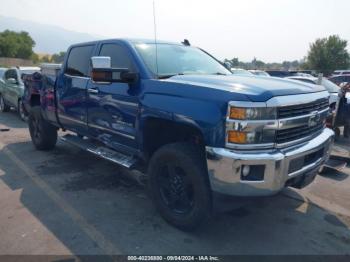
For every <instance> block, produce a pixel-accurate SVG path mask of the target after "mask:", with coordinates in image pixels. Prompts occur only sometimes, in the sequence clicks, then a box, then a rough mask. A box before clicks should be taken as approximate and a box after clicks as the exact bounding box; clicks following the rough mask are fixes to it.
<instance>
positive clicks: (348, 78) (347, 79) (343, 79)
mask: <svg viewBox="0 0 350 262" xmlns="http://www.w3.org/2000/svg"><path fill="white" fill-rule="evenodd" d="M328 79H329V80H330V81H332V82H333V83H335V84H336V85H338V86H339V85H340V84H341V83H350V74H348V75H338V76H332V77H330V78H328Z"/></svg>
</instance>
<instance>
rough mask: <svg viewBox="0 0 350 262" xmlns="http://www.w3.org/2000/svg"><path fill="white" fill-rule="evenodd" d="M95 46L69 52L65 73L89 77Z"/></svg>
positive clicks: (81, 47)
mask: <svg viewBox="0 0 350 262" xmlns="http://www.w3.org/2000/svg"><path fill="white" fill-rule="evenodd" d="M93 49H94V46H93V45H86V46H78V47H73V48H72V49H71V51H70V52H69V56H68V60H67V66H66V70H65V73H66V74H67V75H71V76H80V77H89V76H90V59H91V55H92V52H93Z"/></svg>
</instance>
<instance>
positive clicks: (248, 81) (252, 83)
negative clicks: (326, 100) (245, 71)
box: [164, 75, 325, 102]
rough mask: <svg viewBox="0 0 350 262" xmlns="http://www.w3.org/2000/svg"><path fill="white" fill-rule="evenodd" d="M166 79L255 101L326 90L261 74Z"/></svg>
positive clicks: (317, 86) (189, 76)
mask: <svg viewBox="0 0 350 262" xmlns="http://www.w3.org/2000/svg"><path fill="white" fill-rule="evenodd" d="M164 81H165V82H175V83H179V84H186V85H192V86H198V87H206V88H214V89H218V90H223V91H227V92H234V93H240V94H244V95H246V96H247V97H248V98H249V100H251V101H253V102H264V101H267V100H269V99H270V98H272V97H275V96H285V95H297V94H308V93H314V92H320V91H324V90H325V88H324V87H323V86H320V85H313V84H308V83H304V82H301V81H293V80H287V79H283V78H275V77H260V76H235V75H232V76H231V75H225V76H221V75H178V76H173V77H170V78H168V79H166V80H164Z"/></svg>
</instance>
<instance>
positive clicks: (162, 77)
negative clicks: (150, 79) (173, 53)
mask: <svg viewBox="0 0 350 262" xmlns="http://www.w3.org/2000/svg"><path fill="white" fill-rule="evenodd" d="M183 75H184V73H178V74H171V75H159V76H158V79H166V78H170V77H172V76H183Z"/></svg>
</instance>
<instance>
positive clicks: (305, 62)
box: [224, 35, 350, 75]
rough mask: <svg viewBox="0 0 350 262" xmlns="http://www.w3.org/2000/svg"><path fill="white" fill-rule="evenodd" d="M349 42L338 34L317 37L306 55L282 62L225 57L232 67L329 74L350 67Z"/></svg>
mask: <svg viewBox="0 0 350 262" xmlns="http://www.w3.org/2000/svg"><path fill="white" fill-rule="evenodd" d="M347 45H348V42H347V41H346V40H344V39H341V38H340V37H339V36H337V35H331V36H329V37H325V38H319V39H316V41H315V42H313V43H311V44H310V47H309V51H308V53H307V55H306V57H304V58H302V59H300V60H294V61H284V62H282V63H265V62H263V61H261V60H258V59H256V58H254V59H253V60H252V61H251V62H242V61H239V59H238V58H237V57H235V58H232V59H225V60H224V62H225V63H229V64H230V66H231V67H238V68H244V69H259V70H281V69H282V70H315V71H316V72H318V73H323V74H325V75H329V74H331V73H332V72H334V71H335V70H337V69H349V68H350V54H349V52H348V51H347Z"/></svg>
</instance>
